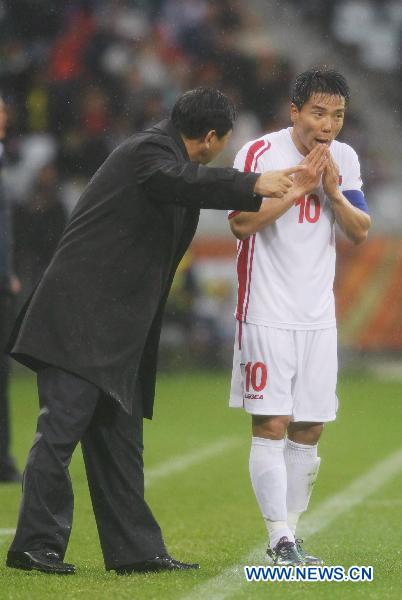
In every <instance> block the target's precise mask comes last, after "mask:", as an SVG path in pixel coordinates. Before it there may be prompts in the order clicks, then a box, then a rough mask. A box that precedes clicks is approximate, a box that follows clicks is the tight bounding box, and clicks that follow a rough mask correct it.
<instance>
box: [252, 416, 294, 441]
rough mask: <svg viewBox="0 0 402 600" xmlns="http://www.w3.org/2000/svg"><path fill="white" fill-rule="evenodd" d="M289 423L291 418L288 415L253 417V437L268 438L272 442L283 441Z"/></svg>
mask: <svg viewBox="0 0 402 600" xmlns="http://www.w3.org/2000/svg"><path fill="white" fill-rule="evenodd" d="M289 423H290V416H288V415H275V416H264V415H253V417H252V430H253V436H255V437H262V438H268V439H271V440H281V439H283V438H284V437H285V434H286V430H287V427H288V425H289Z"/></svg>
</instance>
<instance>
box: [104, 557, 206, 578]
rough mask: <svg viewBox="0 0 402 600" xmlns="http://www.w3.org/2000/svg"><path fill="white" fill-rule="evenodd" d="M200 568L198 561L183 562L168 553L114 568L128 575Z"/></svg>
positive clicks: (117, 571) (119, 572)
mask: <svg viewBox="0 0 402 600" xmlns="http://www.w3.org/2000/svg"><path fill="white" fill-rule="evenodd" d="M199 568H200V565H199V564H198V563H183V562H180V561H179V560H175V559H174V558H172V557H171V556H169V555H168V554H166V555H164V556H155V557H154V558H150V559H148V560H144V561H143V562H137V563H132V564H131V565H125V566H124V567H117V568H116V569H114V570H115V571H116V573H117V574H118V575H127V574H129V573H152V572H155V571H188V570H189V569H199Z"/></svg>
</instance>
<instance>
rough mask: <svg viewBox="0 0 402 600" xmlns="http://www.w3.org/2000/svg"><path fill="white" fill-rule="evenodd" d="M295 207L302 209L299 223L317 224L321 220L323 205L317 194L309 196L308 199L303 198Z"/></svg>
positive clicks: (297, 201)
mask: <svg viewBox="0 0 402 600" xmlns="http://www.w3.org/2000/svg"><path fill="white" fill-rule="evenodd" d="M295 206H299V207H300V212H299V223H304V221H307V222H308V223H316V222H317V221H318V219H319V218H320V214H321V204H320V199H319V197H318V196H317V194H309V195H308V196H307V198H306V196H302V197H301V198H299V199H298V200H296V202H295Z"/></svg>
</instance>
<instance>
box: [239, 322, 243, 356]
mask: <svg viewBox="0 0 402 600" xmlns="http://www.w3.org/2000/svg"><path fill="white" fill-rule="evenodd" d="M242 331H243V323H242V321H239V350H241V334H242Z"/></svg>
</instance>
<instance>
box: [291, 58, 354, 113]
mask: <svg viewBox="0 0 402 600" xmlns="http://www.w3.org/2000/svg"><path fill="white" fill-rule="evenodd" d="M313 94H331V95H333V96H342V97H343V98H345V102H346V104H347V103H348V102H349V98H350V89H349V86H348V84H347V81H346V79H345V78H344V76H343V75H341V74H340V73H338V71H334V70H332V69H327V68H326V67H314V68H312V69H309V70H308V71H304V73H300V75H298V76H297V77H296V80H295V82H294V84H293V87H292V91H291V100H292V102H293V104H295V105H296V106H297V108H298V109H299V110H300V109H301V107H302V106H303V104H305V103H306V102H307V101H308V100H309V98H311V96H312V95H313Z"/></svg>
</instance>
